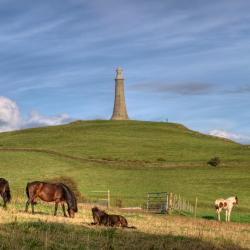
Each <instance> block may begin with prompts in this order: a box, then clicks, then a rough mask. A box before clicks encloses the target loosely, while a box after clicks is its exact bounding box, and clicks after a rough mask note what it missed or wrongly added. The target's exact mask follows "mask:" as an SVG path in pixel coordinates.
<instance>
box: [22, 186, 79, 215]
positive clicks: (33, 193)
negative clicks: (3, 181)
mask: <svg viewBox="0 0 250 250" xmlns="http://www.w3.org/2000/svg"><path fill="white" fill-rule="evenodd" d="M26 194H27V197H28V201H27V202H26V208H25V211H26V212H28V208H29V204H30V203H31V207H32V213H33V214H34V205H35V204H36V202H35V200H36V198H40V199H41V200H43V201H47V202H52V201H54V202H55V212H54V215H56V213H57V208H58V203H60V204H61V206H62V210H63V214H64V216H65V217H67V215H66V212H65V206H64V202H66V203H67V205H68V214H69V217H71V218H74V216H75V213H76V212H77V201H76V197H75V195H74V193H73V192H72V191H71V190H70V189H69V187H68V186H66V185H65V184H63V183H48V182H41V181H34V182H31V183H27V186H26Z"/></svg>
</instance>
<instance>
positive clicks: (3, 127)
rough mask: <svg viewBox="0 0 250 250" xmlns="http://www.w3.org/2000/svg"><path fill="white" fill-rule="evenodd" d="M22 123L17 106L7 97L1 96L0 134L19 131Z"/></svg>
mask: <svg viewBox="0 0 250 250" xmlns="http://www.w3.org/2000/svg"><path fill="white" fill-rule="evenodd" d="M21 123H22V119H21V115H20V111H19V108H18V106H17V104H16V103H15V102H14V101H12V100H10V99H9V98H7V97H4V96H0V132H4V131H11V130H16V129H19V128H20V126H21Z"/></svg>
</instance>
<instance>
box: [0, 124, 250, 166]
mask: <svg viewBox="0 0 250 250" xmlns="http://www.w3.org/2000/svg"><path fill="white" fill-rule="evenodd" d="M0 146H2V147H31V148H43V149H50V150H55V151H59V152H61V153H65V154H69V155H73V156H80V157H92V158H99V159H102V158H106V159H116V160H117V159H120V160H125V161H128V160H140V161H153V162H155V161H157V160H159V159H161V161H164V160H165V161H166V162H177V163H180V162H181V163H182V164H187V163H189V162H191V163H195V162H198V163H204V162H207V161H208V160H209V159H210V158H211V157H214V156H218V157H220V158H221V160H222V162H224V163H226V162H229V161H232V162H237V161H241V162H249V161H250V157H249V152H250V149H249V147H248V146H242V145H239V144H237V143H234V142H231V141H228V140H223V139H218V138H215V137H212V136H206V135H203V134H200V133H197V132H194V131H192V130H189V129H187V128H185V127H184V126H182V125H179V124H174V123H159V122H158V123H157V122H140V121H85V122H83V121H82V122H81V121H78V122H75V123H72V124H68V125H64V126H54V127H47V128H35V129H27V130H23V131H17V132H10V133H2V134H1V135H0Z"/></svg>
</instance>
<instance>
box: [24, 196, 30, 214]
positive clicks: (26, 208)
mask: <svg viewBox="0 0 250 250" xmlns="http://www.w3.org/2000/svg"><path fill="white" fill-rule="evenodd" d="M29 205H30V199H28V200H27V202H26V206H25V212H26V213H27V212H28V209H29Z"/></svg>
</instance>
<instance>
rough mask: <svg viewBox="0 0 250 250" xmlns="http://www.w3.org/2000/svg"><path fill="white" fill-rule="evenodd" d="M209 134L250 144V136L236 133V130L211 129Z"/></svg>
mask: <svg viewBox="0 0 250 250" xmlns="http://www.w3.org/2000/svg"><path fill="white" fill-rule="evenodd" d="M208 134H209V135H213V136H217V137H222V138H227V139H230V140H232V141H236V142H239V143H243V144H249V143H250V136H248V135H244V134H240V133H234V132H228V131H225V130H220V129H214V130H211V131H209V133H208Z"/></svg>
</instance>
